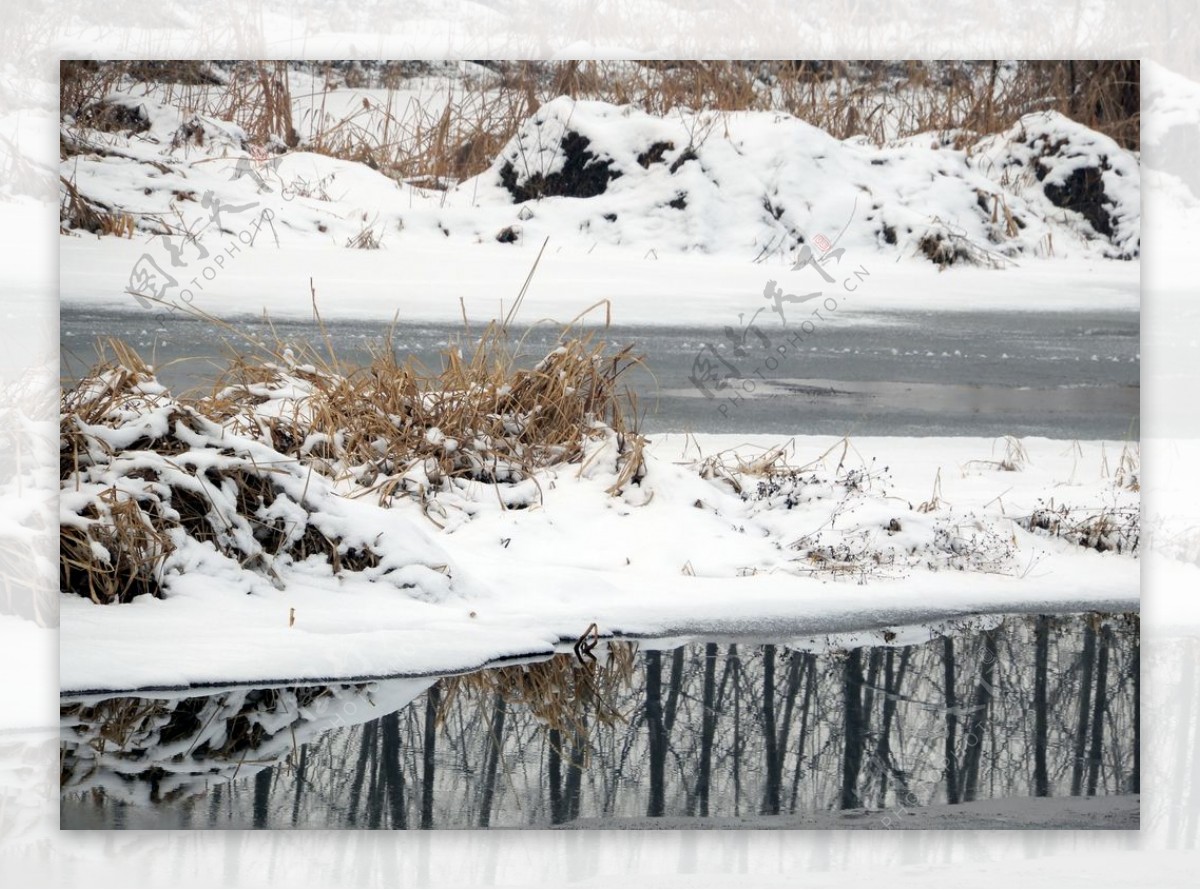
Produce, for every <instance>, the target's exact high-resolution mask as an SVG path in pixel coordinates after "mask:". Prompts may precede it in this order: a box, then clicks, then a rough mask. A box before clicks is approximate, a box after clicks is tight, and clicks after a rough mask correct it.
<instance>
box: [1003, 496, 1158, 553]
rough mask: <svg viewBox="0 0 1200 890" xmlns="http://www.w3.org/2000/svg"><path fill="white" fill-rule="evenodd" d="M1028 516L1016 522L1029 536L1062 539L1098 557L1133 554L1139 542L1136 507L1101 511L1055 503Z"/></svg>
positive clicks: (1117, 507) (1052, 501)
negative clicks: (1096, 552) (1034, 533)
mask: <svg viewBox="0 0 1200 890" xmlns="http://www.w3.org/2000/svg"><path fill="white" fill-rule="evenodd" d="M1038 503H1039V505H1040V506H1038V507H1037V508H1036V509H1035V510H1034V511H1033V512H1032V513H1030V514H1029V515H1028V516H1022V517H1019V518H1018V519H1017V520H1016V522H1017V524H1018V525H1020V526H1021V527H1022V528H1024V529H1026V530H1027V531H1031V532H1042V533H1044V534H1047V535H1049V536H1050V537H1053V538H1062V539H1063V540H1064V541H1070V542H1071V543H1073V544H1077V545H1079V546H1080V547H1085V548H1087V549H1088V550H1096V551H1098V552H1100V553H1105V552H1108V551H1113V552H1115V553H1129V554H1134V553H1137V552H1138V545H1139V544H1140V542H1141V511H1140V510H1139V509H1138V508H1137V507H1133V506H1130V507H1122V506H1116V507H1110V508H1104V509H1100V510H1089V509H1081V508H1078V507H1072V506H1070V505H1068V504H1058V505H1055V503H1054V500H1053V499H1051V500H1050V501H1049V502H1043V501H1042V500H1041V499H1040V498H1039V499H1038Z"/></svg>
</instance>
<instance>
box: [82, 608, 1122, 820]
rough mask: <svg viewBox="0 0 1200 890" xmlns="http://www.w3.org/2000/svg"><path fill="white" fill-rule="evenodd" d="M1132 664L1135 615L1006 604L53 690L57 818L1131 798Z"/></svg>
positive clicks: (624, 815)
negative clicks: (160, 688)
mask: <svg viewBox="0 0 1200 890" xmlns="http://www.w3.org/2000/svg"><path fill="white" fill-rule="evenodd" d="M905 644H907V645H905ZM593 658H594V659H595V660H592V659H593ZM1138 665H1139V634H1138V620H1137V617H1136V616H1133V615H1106V616H1100V615H1095V614H1085V615H1067V616H1035V615H1022V616H1015V615H1014V616H1007V617H1003V616H1000V617H995V616H994V617H987V618H982V617H981V618H977V619H967V620H959V621H956V622H954V623H953V624H947V625H943V626H939V627H930V628H924V629H920V630H917V631H913V630H911V629H910V630H909V631H906V632H903V635H901V636H897V635H896V634H895V633H893V632H891V631H872V632H866V633H862V634H858V635H856V636H854V637H844V638H840V639H839V640H834V641H814V640H809V641H804V642H800V641H791V642H789V641H786V640H777V641H774V642H765V643H764V642H763V641H750V640H730V639H722V640H713V641H708V642H689V643H678V644H677V643H672V642H669V641H657V642H656V641H645V640H643V641H640V642H610V643H601V644H600V646H598V647H597V648H596V649H595V650H594V651H593V652H592V653H591V656H590V657H589V656H588V654H587V653H586V652H584V653H577V652H574V651H565V652H561V653H559V654H557V655H555V656H553V657H551V658H548V659H544V660H541V661H537V662H532V663H525V664H510V665H507V666H501V667H494V668H489V669H485V670H481V671H476V672H474V673H471V674H466V675H460V676H455V677H441V678H429V677H426V678H407V679H406V678H400V679H395V680H384V681H373V682H364V683H343V684H328V685H320V686H305V687H274V688H238V689H228V690H223V691H217V692H213V693H205V694H196V693H193V694H188V693H172V694H170V695H165V694H163V695H154V696H147V697H121V696H111V695H110V696H90V697H84V698H69V699H68V698H65V699H64V700H63V702H62V741H61V755H62V756H61V767H62V769H61V776H62V807H61V813H62V826H63V827H64V828H293V827H296V828H475V827H548V826H552V825H556V824H570V823H572V822H575V821H577V820H587V821H588V824H589V825H591V826H594V827H604V826H605V824H606V823H608V822H612V821H614V820H622V821H624V822H625V824H628V820H631V819H646V818H649V819H653V818H655V817H659V816H667V817H691V818H693V819H695V820H696V826H697V827H702V826H703V824H704V821H705V820H706V819H718V818H729V817H743V818H746V817H749V819H750V822H749V824H751V825H763V826H769V825H772V824H779V820H778V819H777V818H776V817H777V816H783V817H786V816H788V815H789V814H792V815H794V814H811V813H821V812H831V811H835V810H848V809H865V810H868V811H873V814H872V813H871V812H869V813H866V814H865V815H864V816H863V819H866V820H869V819H878V818H881V816H880V813H881V812H883V811H888V810H892V811H894V810H896V809H905V810H919V809H920V808H922V807H928V806H931V805H937V804H946V803H951V804H953V803H957V802H962V801H967V800H987V799H994V798H1019V799H1028V798H1031V797H1033V796H1035V795H1039V794H1041V795H1051V796H1053V797H1055V798H1060V797H1064V796H1069V795H1076V796H1078V795H1097V796H1106V795H1115V794H1136V793H1137V792H1138V791H1139V785H1140V760H1139V755H1138V746H1139V743H1140V723H1139V719H1138V708H1139V698H1140V681H1139V669H1138ZM1018 811H1019V808H1018ZM760 817H761V818H760ZM864 827H866V826H865V825H864ZM1013 827H1019V826H1013ZM1126 827H1128V826H1126Z"/></svg>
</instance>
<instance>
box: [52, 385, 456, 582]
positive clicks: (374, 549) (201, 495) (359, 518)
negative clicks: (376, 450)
mask: <svg viewBox="0 0 1200 890" xmlns="http://www.w3.org/2000/svg"><path fill="white" fill-rule="evenodd" d="M62 418H63V419H62V430H61V436H62V438H61V442H60V457H61V461H62V465H63V472H62V482H61V496H60V507H59V510H60V517H59V521H60V526H61V547H62V556H61V560H60V584H61V589H62V590H64V591H68V592H74V593H77V594H79V595H81V596H85V597H88V598H90V599H91V600H93V601H94V602H96V603H99V604H104V603H113V602H128V601H130V600H132V599H133V598H134V597H136V596H138V595H139V594H144V593H149V594H152V595H153V596H156V597H169V596H170V595H171V591H172V586H173V584H174V583H175V582H176V581H178V579H179V578H181V577H182V576H184V575H195V576H202V577H204V578H206V579H208V580H209V581H210V583H211V584H212V585H214V586H219V587H222V588H226V589H228V588H234V589H241V590H245V591H246V592H248V593H253V592H254V591H255V589H256V588H261V587H262V585H263V583H264V582H265V583H269V584H270V585H271V586H272V587H274V588H276V589H279V590H283V589H286V588H287V587H288V584H289V582H290V581H291V580H301V581H302V582H307V583H311V582H312V581H314V580H320V579H322V578H327V579H332V578H337V579H339V580H345V579H346V577H350V578H352V579H355V580H357V581H360V582H366V583H375V582H378V583H380V584H385V585H392V586H394V587H395V588H396V590H397V591H400V590H403V591H405V592H406V594H407V595H408V596H409V597H413V598H416V599H421V600H425V601H442V600H445V599H446V598H447V597H449V596H450V595H451V594H452V593H454V592H455V582H454V581H453V580H452V577H453V576H452V570H451V567H450V560H449V559H448V558H447V557H446V556H445V554H444V553H443V552H442V550H441V548H440V547H438V546H437V545H436V544H435V543H434V542H433V541H432V539H431V538H430V537H429V535H428V534H427V533H426V532H425V531H424V530H423V529H421V528H419V527H417V526H416V525H415V524H414V523H412V522H411V521H410V520H408V519H406V518H405V517H403V516H400V515H398V514H394V513H390V512H388V511H386V510H384V509H383V508H381V507H380V506H379V505H378V504H371V503H368V502H365V501H358V500H353V499H349V498H343V497H340V496H338V495H337V494H336V493H335V492H334V489H333V484H332V482H331V481H330V480H329V479H327V478H325V477H323V476H321V475H320V474H319V473H314V472H312V470H311V469H310V468H306V467H304V466H303V465H302V464H300V463H299V462H298V461H296V460H295V459H293V458H291V457H289V456H287V455H285V454H282V453H280V452H278V451H276V450H275V449H274V448H272V447H270V446H269V445H267V444H264V443H263V442H261V441H256V440H254V439H251V438H247V437H244V436H240V435H237V434H236V433H234V432H232V431H231V430H230V429H229V428H227V427H226V426H223V425H222V424H220V423H217V422H215V421H214V420H211V419H209V418H206V417H204V416H202V415H201V414H199V413H198V412H197V411H196V410H195V409H194V408H192V407H190V406H188V405H185V404H182V403H180V402H179V401H177V400H176V399H174V398H173V397H171V396H170V395H169V394H168V393H167V392H166V391H165V390H164V389H163V387H161V386H160V385H159V384H158V383H157V381H156V380H155V379H154V377H153V376H152V375H151V374H150V372H149V369H143V370H140V371H132V370H130V369H128V368H115V369H110V370H106V371H102V372H101V373H99V374H97V375H96V376H94V377H92V378H90V379H89V380H87V381H84V383H83V384H81V386H80V387H79V388H77V389H76V390H74V391H72V392H70V393H68V394H67V395H66V397H65V398H64V404H63V412H62Z"/></svg>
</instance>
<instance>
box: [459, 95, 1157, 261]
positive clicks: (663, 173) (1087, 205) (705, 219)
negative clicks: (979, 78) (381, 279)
mask: <svg viewBox="0 0 1200 890" xmlns="http://www.w3.org/2000/svg"><path fill="white" fill-rule="evenodd" d="M1014 167H1016V168H1020V169H1019V170H1018V171H1017V173H1018V174H1020V173H1022V172H1024V171H1028V172H1029V173H1030V176H1029V177H1023V176H1020V175H1014V174H1013V169H1012V168H1014ZM482 178H483V179H484V180H485V181H490V182H492V183H498V184H499V186H500V187H501V189H502V190H503V193H504V194H505V195H506V196H507V197H508V199H509V200H510V201H512V202H513V203H517V204H523V205H525V207H524V208H523V210H522V218H523V219H528V218H530V217H531V216H535V217H542V218H546V217H548V216H549V215H550V214H553V215H554V217H556V218H558V219H561V220H562V222H563V228H569V229H577V230H580V231H585V232H587V233H589V234H590V235H593V236H595V237H598V238H603V239H605V240H610V241H614V242H616V243H624V242H636V243H639V244H642V243H647V242H651V241H652V242H653V243H656V244H658V245H661V246H670V247H672V248H674V249H676V250H682V251H687V250H699V251H703V252H721V251H724V250H728V249H742V250H754V251H755V253H756V256H755V258H756V259H757V258H762V257H763V256H766V255H771V254H776V253H779V254H788V253H794V252H796V251H798V250H801V249H802V248H803V247H804V246H806V245H807V244H809V243H812V242H814V240H815V241H816V243H817V244H818V245H823V242H822V240H821V237H819V236H824V237H826V238H829V239H831V240H833V241H839V243H840V244H841V246H843V247H847V248H849V247H850V246H853V247H854V248H855V249H871V250H875V251H899V252H901V253H905V254H909V255H916V256H922V255H923V256H925V257H927V258H928V259H930V260H931V261H933V262H935V263H937V264H938V265H939V266H946V265H949V264H952V263H954V262H958V261H967V262H973V263H977V264H988V265H1002V264H1003V263H1004V262H1005V260H1006V259H1007V258H1012V257H1016V256H1019V255H1024V254H1033V255H1045V254H1047V253H1051V252H1062V251H1063V250H1064V249H1065V247H1066V243H1067V242H1069V241H1070V242H1075V243H1078V244H1081V245H1084V246H1085V247H1088V248H1089V249H1091V248H1090V243H1091V242H1092V241H1095V240H1097V239H1098V240H1100V241H1103V242H1104V248H1103V253H1104V255H1105V256H1109V257H1113V258H1122V259H1128V258H1131V257H1133V256H1136V255H1137V250H1138V242H1139V238H1140V213H1139V200H1140V198H1139V191H1140V185H1139V177H1138V169H1137V160H1136V158H1134V157H1133V156H1132V155H1131V154H1130V153H1129V152H1126V151H1124V150H1122V149H1121V148H1120V147H1119V146H1118V145H1117V144H1116V143H1115V142H1113V141H1112V140H1111V139H1109V138H1108V137H1105V136H1103V135H1101V134H1099V133H1096V132H1094V131H1092V130H1089V129H1087V128H1086V127H1083V126H1082V125H1080V124H1076V123H1074V122H1072V121H1070V120H1068V119H1067V118H1065V117H1063V116H1062V115H1058V114H1034V115H1029V116H1027V117H1026V118H1024V119H1023V120H1022V121H1021V122H1020V123H1019V124H1018V125H1017V126H1016V127H1014V128H1013V129H1012V130H1011V131H1009V132H1008V133H1005V134H1002V135H1001V136H998V137H988V138H986V139H983V140H981V141H980V142H979V143H978V144H977V145H975V146H970V147H968V148H966V149H965V150H956V149H953V148H949V147H946V146H945V145H943V144H942V143H941V141H940V140H936V139H934V140H931V139H929V138H922V137H914V138H912V139H908V140H904V141H903V142H902V143H900V144H898V145H896V146H891V147H885V148H875V147H873V146H870V145H867V144H865V143H863V142H861V141H860V140H847V141H844V142H843V141H839V140H836V139H834V138H833V137H832V136H830V135H829V134H827V133H825V132H824V131H822V130H819V129H817V128H815V127H812V126H810V125H808V124H806V123H804V122H803V121H801V120H798V119H796V118H793V117H790V116H788V115H783V114H768V113H759V112H739V113H729V114H718V113H714V112H700V113H692V114H682V113H681V114H679V115H677V116H675V117H671V118H658V117H654V116H652V115H649V114H646V113H645V112H642V111H640V110H637V109H635V108H633V107H629V106H626V107H618V106H614V105H609V104H607V103H604V102H595V101H573V100H571V99H568V98H565V97H563V98H559V99H555V100H554V101H552V102H549V103H547V104H546V105H544V106H543V107H542V108H541V109H539V110H538V112H537V113H536V114H535V115H533V116H532V117H531V118H529V119H528V120H526V121H525V123H524V124H522V126H521V127H520V129H519V130H518V132H517V134H516V135H515V136H514V137H513V138H512V140H510V142H509V143H508V145H506V146H505V148H504V150H503V151H502V152H501V154H500V156H499V157H498V158H497V159H496V161H495V163H494V164H493V166H492V168H491V169H490V170H489V171H488V172H487V173H485V174H484V175H483V177H482ZM583 200H586V204H583V203H582V201H583ZM531 204H532V205H535V206H530V205H531ZM1063 210H1066V211H1068V212H1069V213H1068V215H1067V216H1065V217H1064V214H1063V213H1062V211H1063ZM1055 238H1057V244H1056V243H1055ZM664 242H665V243H664ZM755 249H756V250H755ZM824 249H827V248H824V247H823V246H822V250H824Z"/></svg>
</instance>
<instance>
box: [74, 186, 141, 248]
mask: <svg viewBox="0 0 1200 890" xmlns="http://www.w3.org/2000/svg"><path fill="white" fill-rule="evenodd" d="M58 180H59V182H60V183H61V184H62V197H61V199H60V200H59V208H58V217H59V231H60V233H62V234H66V233H67V232H69V231H71V230H72V229H82V230H84V231H87V232H91V233H92V234H94V235H116V236H117V237H120V238H132V237H133V233H134V231H135V230H136V228H137V223H136V222H135V221H134V218H133V217H132V216H131V215H130V214H128V213H124V212H122V211H117V210H113V209H112V208H110V207H108V206H106V205H104V204H101V203H100V202H98V201H93V200H91V199H89V198H85V197H84V196H83V195H82V194H81V193H80V192H79V189H77V188H76V187H75V183H73V182H71V181H70V180H68V179H65V178H63V177H61V176H60V177H59V178H58Z"/></svg>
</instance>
